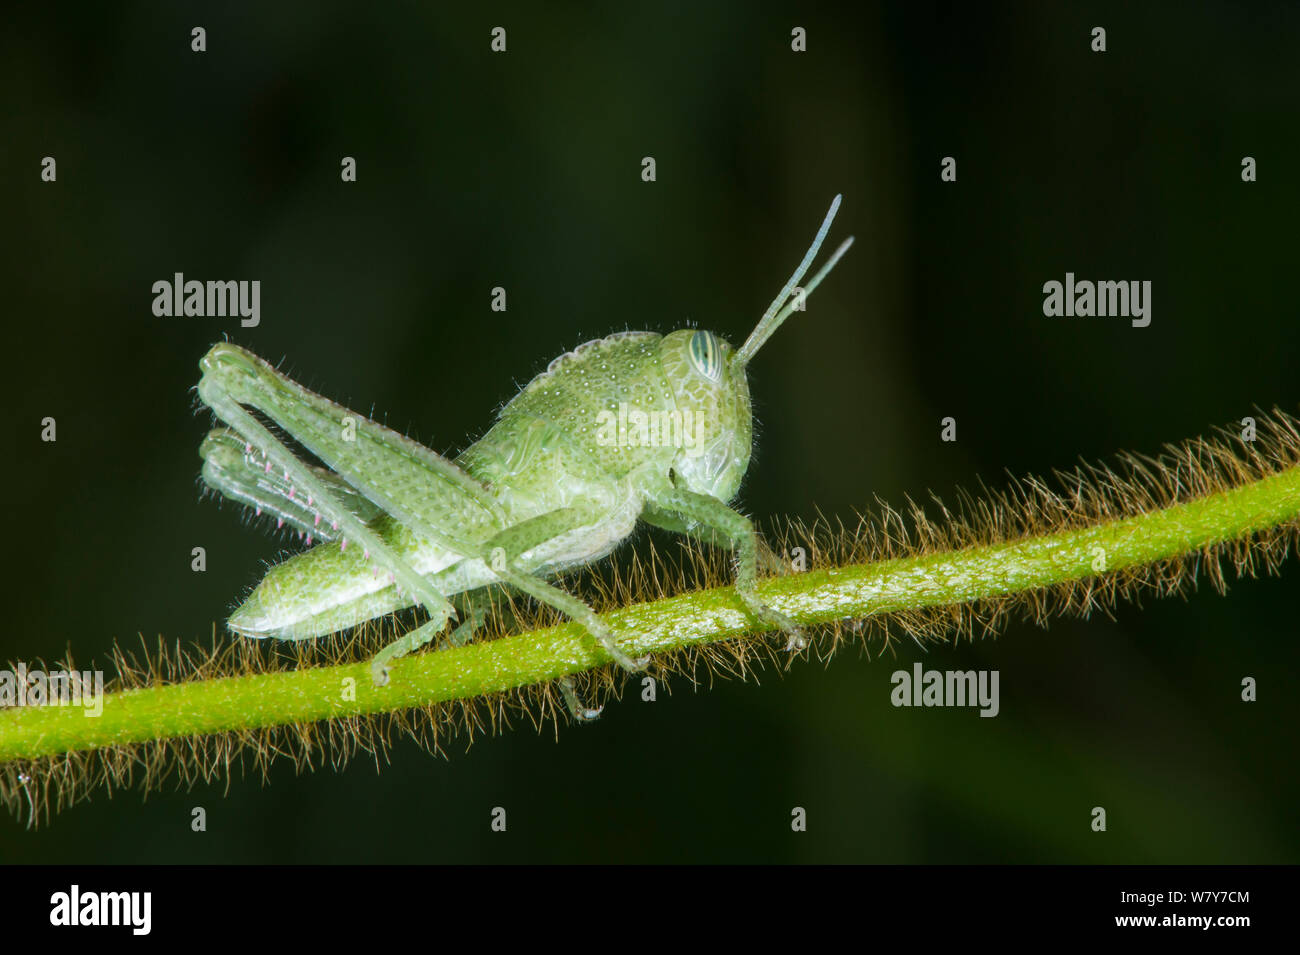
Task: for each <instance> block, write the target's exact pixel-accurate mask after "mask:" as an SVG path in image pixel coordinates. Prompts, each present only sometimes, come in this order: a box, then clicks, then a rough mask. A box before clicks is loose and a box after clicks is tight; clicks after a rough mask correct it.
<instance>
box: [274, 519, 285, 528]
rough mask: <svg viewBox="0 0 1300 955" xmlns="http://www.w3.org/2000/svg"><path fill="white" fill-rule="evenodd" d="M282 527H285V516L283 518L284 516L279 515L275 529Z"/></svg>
mask: <svg viewBox="0 0 1300 955" xmlns="http://www.w3.org/2000/svg"><path fill="white" fill-rule="evenodd" d="M282 527H284V518H283V517H277V518H276V519H275V529H276V530H277V531H278V530H279V529H280V528H282Z"/></svg>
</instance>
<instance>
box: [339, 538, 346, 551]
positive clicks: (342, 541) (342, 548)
mask: <svg viewBox="0 0 1300 955" xmlns="http://www.w3.org/2000/svg"><path fill="white" fill-rule="evenodd" d="M347 549H348V539H347V538H346V537H344V538H341V539H340V540H339V553H340V554H341V553H343V552H344V551H345V550H347Z"/></svg>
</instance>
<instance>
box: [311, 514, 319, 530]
mask: <svg viewBox="0 0 1300 955" xmlns="http://www.w3.org/2000/svg"><path fill="white" fill-rule="evenodd" d="M312 526H313V527H320V515H319V514H317V515H316V521H315V523H314V524H312Z"/></svg>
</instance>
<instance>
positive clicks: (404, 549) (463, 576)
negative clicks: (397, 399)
mask: <svg viewBox="0 0 1300 955" xmlns="http://www.w3.org/2000/svg"><path fill="white" fill-rule="evenodd" d="M696 336H699V337H700V341H701V342H702V343H704V344H707V345H711V346H712V347H714V348H716V349H717V351H718V352H719V354H720V357H721V360H720V361H718V363H717V364H716V366H710V365H708V364H707V363H705V362H703V361H700V360H693V359H692V357H691V347H690V346H691V342H692V341H693V340H695V338H696ZM234 347H235V346H231V345H225V344H223V345H218V346H216V349H222V350H229V349H232V348H234ZM216 349H214V351H216ZM696 352H697V353H707V349H701V348H699V347H697V348H696ZM731 353H732V349H731V346H730V345H728V344H727V343H725V342H723V341H721V340H719V339H717V338H716V337H715V336H713V335H712V334H711V333H709V332H703V331H692V330H684V331H678V332H673V333H672V334H670V335H667V336H660V335H657V334H655V333H653V332H622V333H619V334H616V335H611V336H609V337H608V338H604V339H600V340H597V341H592V342H587V343H586V344H584V345H580V346H579V347H578V348H576V349H574V350H573V351H571V352H568V353H566V354H564V355H561V356H560V357H559V358H557V359H555V361H553V362H551V364H550V367H548V368H547V370H546V371H544V372H543V373H542V374H540V375H538V376H537V377H536V378H534V379H533V380H532V381H531V382H530V383H529V384H528V385H527V386H526V387H525V388H524V389H523V390H522V391H521V392H520V393H519V394H518V395H517V396H516V397H515V398H514V399H513V400H512V401H510V402H509V403H508V404H507V405H505V406H504V407H503V408H502V409H501V411H500V413H499V414H498V416H497V421H496V423H495V424H494V425H493V426H492V428H491V429H490V430H489V431H488V432H487V433H486V434H485V435H484V436H483V437H482V438H481V439H479V440H478V441H477V442H475V443H474V444H473V445H472V446H470V447H469V448H467V449H466V450H465V452H464V453H463V454H461V455H460V457H459V458H457V459H456V461H455V463H456V464H457V465H458V466H460V467H461V468H462V469H464V471H465V472H466V473H467V474H468V475H469V476H470V477H472V478H474V479H475V480H477V481H478V482H480V483H481V484H482V486H483V488H484V489H485V490H486V491H487V493H489V494H490V495H491V496H492V497H493V498H494V499H495V500H496V502H497V503H498V504H499V505H500V509H501V513H502V515H503V516H504V522H503V523H501V524H497V523H495V522H489V521H484V520H475V519H473V518H474V517H475V511H476V510H477V509H475V508H473V507H472V505H469V504H466V503H465V502H461V501H459V500H458V499H457V497H456V495H454V493H453V494H448V491H447V489H445V488H443V487H442V486H441V485H440V483H439V482H436V481H435V482H431V486H430V489H429V493H430V494H440V495H443V496H446V497H448V499H449V501H450V502H451V508H450V509H449V512H448V513H447V515H446V517H447V519H448V523H449V525H450V526H452V527H454V528H456V529H457V530H459V531H460V532H461V533H463V534H464V535H465V536H466V537H467V538H468V540H469V542H470V543H471V544H472V545H473V547H472V548H466V547H455V546H449V545H448V544H446V543H438V542H433V541H430V540H427V539H425V538H422V537H420V536H419V535H418V534H417V533H416V532H415V531H413V530H412V529H411V528H410V527H408V526H406V525H404V524H402V523H401V522H400V521H396V520H393V519H392V518H391V517H390V516H388V515H379V516H378V517H377V518H376V519H375V521H373V523H372V526H374V527H375V529H376V530H377V531H378V533H379V534H380V535H381V536H382V537H383V539H384V540H385V541H386V542H388V543H389V544H390V545H392V547H393V548H394V549H395V550H396V551H397V552H398V553H399V554H400V555H401V556H402V557H403V558H404V559H406V560H407V561H408V562H409V563H410V564H411V566H412V567H414V568H415V569H416V570H417V571H418V572H419V573H421V574H423V575H425V576H428V577H429V579H430V581H431V583H432V584H433V585H434V586H435V587H436V588H437V589H438V591H439V592H440V593H442V594H443V595H445V596H448V597H450V596H452V595H454V594H459V593H463V592H465V591H468V590H475V589H478V588H480V587H484V586H487V585H489V584H492V583H494V582H496V581H497V575H496V574H495V573H494V572H493V571H492V568H491V565H490V564H491V559H490V556H488V557H487V558H485V557H483V556H480V551H481V549H482V548H483V547H484V546H486V545H487V544H488V543H489V541H490V540H491V539H492V537H493V536H495V535H496V534H497V533H498V532H499V531H500V530H501V529H502V527H509V526H516V525H519V524H522V523H523V522H525V521H528V520H530V519H533V518H539V517H542V516H544V515H546V514H549V513H552V512H555V511H558V510H561V509H574V508H576V509H580V510H582V511H583V512H585V513H586V514H587V515H588V516H587V519H586V520H584V521H583V522H582V523H580V524H578V525H576V526H573V527H570V528H568V529H567V530H566V531H565V532H563V533H562V534H560V535H559V536H557V537H555V538H553V539H551V540H548V541H546V542H544V543H541V544H539V545H538V546H536V547H533V548H531V549H529V550H528V551H526V552H525V553H523V554H521V555H519V558H518V562H519V564H520V566H521V568H522V569H523V570H525V571H527V572H529V573H533V574H538V575H541V576H550V575H553V574H554V573H556V572H558V571H560V570H563V569H565V568H568V567H573V566H575V565H578V564H584V563H589V562H591V561H594V560H598V559H600V558H602V557H604V556H606V555H608V554H609V553H610V552H611V551H612V550H613V549H614V548H615V547H616V546H617V545H618V544H619V543H620V542H621V541H622V540H624V539H625V538H627V537H628V536H629V535H630V534H631V533H632V530H633V528H634V527H635V525H636V522H637V520H638V519H639V518H642V517H645V518H647V519H648V520H649V521H650V522H652V523H659V524H663V525H665V526H668V527H669V528H670V529H673V530H687V529H688V528H687V527H686V526H685V523H684V522H674V521H673V520H672V519H671V518H670V517H669V516H668V515H657V514H656V513H655V511H654V508H653V502H654V501H655V500H656V499H657V498H659V497H662V496H663V495H664V493H665V492H666V491H668V490H671V489H672V488H673V487H674V485H676V486H680V487H684V488H686V489H688V490H691V491H694V492H696V493H700V494H708V495H710V496H712V497H715V498H717V499H719V500H721V501H731V500H732V499H733V498H734V497H735V495H736V492H737V490H738V489H739V487H740V482H741V480H742V478H743V477H744V474H745V470H746V468H747V467H748V465H749V457H750V450H751V434H752V426H751V411H750V403H749V388H748V386H747V384H746V380H745V374H744V369H743V368H738V369H732V368H731V367H730V366H729V365H728V364H727V362H726V359H728V358H729V357H730V355H731ZM258 361H259V362H260V359H259V360H258ZM710 367H712V369H713V371H712V373H713V374H714V375H715V376H716V377H713V378H711V377H709V374H707V373H706V372H708V371H709V369H710ZM620 407H621V408H622V410H623V415H622V417H623V418H624V419H625V420H626V419H635V416H636V414H637V413H640V414H644V415H647V416H649V415H650V414H651V413H658V414H660V415H661V416H665V415H670V414H675V415H677V416H678V417H677V418H675V419H671V420H686V421H693V422H695V423H697V427H696V428H695V429H694V430H695V431H696V434H695V435H693V436H692V437H693V440H694V442H696V443H694V444H692V445H690V446H687V442H686V440H682V441H678V442H676V443H675V444H667V443H664V442H655V443H652V444H650V445H649V446H643V445H641V444H640V443H639V440H638V439H639V438H640V437H641V435H639V434H637V433H635V431H634V430H633V429H627V430H628V431H631V432H632V433H629V434H626V436H625V440H615V441H608V440H606V441H602V440H601V437H602V431H604V432H605V433H606V435H607V434H608V430H609V429H608V427H605V428H602V421H604V422H606V423H608V422H609V420H610V417H609V416H613V417H614V419H615V421H617V419H618V417H619V414H620ZM602 412H603V413H605V414H606V417H605V418H603V419H602V417H601V415H602ZM340 413H346V409H342V408H340ZM660 420H663V418H662V417H661V419H660ZM652 437H653V435H652ZM254 470H256V467H254ZM647 504H650V505H651V506H650V507H649V509H648V511H649V512H648V513H647ZM462 505H463V506H464V507H465V511H466V512H465V513H463V514H457V513H455V510H456V508H458V507H460V506H462ZM656 517H657V518H658V520H656ZM374 570H375V569H374V565H373V563H372V562H371V561H370V560H369V558H368V555H366V553H365V552H364V551H363V550H362V549H361V548H359V547H346V548H345V547H343V545H342V542H341V541H330V542H326V543H320V544H316V545H315V546H314V547H312V548H311V549H310V550H307V551H305V552H304V553H301V554H298V555H296V556H294V557H291V558H289V559H288V560H286V561H284V562H283V563H281V564H278V565H277V566H275V567H273V568H272V569H271V570H270V571H269V572H268V573H267V575H266V576H265V578H264V579H263V580H262V582H261V584H259V585H258V587H257V589H256V590H254V592H253V593H252V594H251V595H250V596H249V598H248V599H247V600H246V601H245V602H244V604H243V605H242V606H241V607H240V608H239V609H238V610H237V611H236V612H235V614H234V615H233V616H232V617H231V618H230V622H229V625H230V627H231V629H233V630H235V631H237V632H239V633H243V634H245V635H247V636H259V637H260V636H271V637H279V638H282V639H283V638H290V639H297V638H304V637H314V636H320V635H322V634H328V633H333V632H336V631H338V630H343V629H345V628H347V627H351V626H355V625H357V624H359V623H362V622H364V621H366V620H370V619H372V618H375V617H378V616H382V615H384V614H388V613H391V612H393V611H395V610H400V609H402V608H404V607H407V606H410V605H411V604H412V603H414V602H415V601H414V600H413V599H412V598H411V597H410V596H408V595H406V594H403V593H400V592H399V588H398V587H397V585H396V584H394V583H391V582H390V581H389V580H388V577H387V575H376V574H375V572H374Z"/></svg>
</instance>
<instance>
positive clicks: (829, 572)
mask: <svg viewBox="0 0 1300 955" xmlns="http://www.w3.org/2000/svg"><path fill="white" fill-rule="evenodd" d="M1297 516H1300V467H1290V468H1288V469H1286V470H1283V471H1280V472H1277V473H1272V474H1268V475H1266V476H1264V477H1261V478H1259V479H1258V480H1255V481H1251V482H1249V483H1244V484H1242V485H1241V486H1239V487H1235V488H1232V489H1230V490H1225V491H1220V492H1216V493H1212V494H1208V495H1206V496H1204V497H1200V498H1196V499H1194V500H1190V501H1184V502H1181V503H1178V504H1173V505H1171V506H1168V507H1164V508H1157V509H1152V510H1150V511H1147V512H1145V513H1141V514H1138V515H1136V516H1130V517H1124V518H1119V519H1114V520H1098V521H1096V522H1094V523H1092V524H1090V525H1089V526H1084V527H1080V528H1076V529H1071V530H1066V531H1060V532H1056V533H1050V534H1043V535H1040V536H1029V537H1025V538H1022V539H1019V540H1015V541H1010V542H1001V543H996V544H988V545H983V546H972V547H968V548H964V549H960V550H948V551H942V552H938V553H927V554H922V555H919V556H915V557H905V558H900V559H894V560H885V561H878V562H874V563H866V564H847V565H844V566H832V567H826V568H821V569H817V570H809V571H806V572H804V573H797V574H793V575H790V576H784V577H776V578H771V579H768V580H764V581H762V582H760V585H759V593H760V595H761V597H762V598H763V599H764V600H765V601H767V602H768V603H769V604H770V605H771V606H773V607H775V608H776V609H777V610H779V611H781V612H782V613H785V614H786V615H788V616H790V617H791V618H793V619H794V620H795V621H797V622H798V623H800V624H803V625H806V626H815V625H817V624H822V623H829V622H832V621H835V620H843V619H862V618H870V617H873V616H876V615H879V614H884V613H890V612H899V611H909V610H924V609H925V608H932V607H939V606H948V605H956V604H964V603H968V602H970V601H974V600H981V599H990V598H998V597H1002V596H1006V595H1014V594H1017V593H1022V592H1025V591H1031V590H1038V589H1041V588H1046V587H1052V586H1058V585H1066V584H1069V583H1071V582H1073V581H1084V580H1087V579H1089V578H1093V577H1099V576H1100V575H1101V574H1103V573H1112V572H1117V571H1124V570H1126V569H1131V568H1140V567H1143V566H1146V565H1150V564H1153V563H1156V562H1159V561H1164V560H1172V559H1176V558H1179V557H1181V556H1184V555H1188V554H1192V553H1194V552H1196V551H1198V550H1201V549H1203V548H1205V547H1209V546H1213V545H1215V544H1219V543H1224V542H1228V541H1233V540H1238V539H1242V538H1246V537H1249V536H1250V535H1253V534H1256V533H1259V532H1263V531H1267V530H1268V529H1270V528H1273V527H1276V526H1278V525H1281V524H1285V523H1288V522H1292V521H1294V520H1295V519H1296V518H1297ZM604 619H605V620H606V621H607V623H608V625H609V627H610V629H611V631H612V632H613V634H614V636H615V639H616V640H617V641H618V642H619V644H620V645H621V646H622V648H623V649H624V650H625V651H626V652H628V653H630V654H631V655H633V656H642V655H646V654H655V653H663V652H666V651H673V650H681V649H685V648H689V647H691V646H693V645H700V644H707V643H711V642H714V641H719V640H727V639H733V638H738V637H743V636H746V635H750V634H754V633H755V632H756V631H757V630H758V624H757V623H756V622H755V621H754V620H753V618H752V617H751V616H750V615H749V614H748V612H747V611H746V610H745V608H744V605H743V604H742V603H741V601H740V599H739V598H738V597H737V596H736V593H735V591H734V590H732V589H731V588H729V587H715V588H712V589H706V590H699V591H696V592H693V593H688V594H684V595H681V596H677V597H672V598H669V599H664V600H656V601H652V602H648V603H639V604H634V605H632V606H627V607H623V608H619V609H615V610H612V611H609V612H608V613H607V614H605V616H604ZM610 662H611V661H610V657H609V655H608V654H607V653H606V652H605V650H603V649H602V648H601V647H600V645H599V644H598V643H596V641H594V640H592V639H591V638H590V637H589V636H587V635H586V633H585V631H583V630H582V629H581V628H580V627H578V626H577V625H575V624H564V625H560V626H556V627H551V628H547V629H542V630H534V631H531V632H528V633H523V634H519V635H516V636H508V637H503V638H501V639H497V640H488V641H483V642H479V643H473V644H470V645H468V646H464V647H460V648H456V649H446V650H439V651H436V652H428V653H421V654H416V655H414V656H411V657H407V658H405V659H402V660H399V661H397V662H395V663H394V664H393V665H392V668H391V673H392V679H391V682H390V683H389V684H388V685H387V686H385V687H382V688H377V687H375V686H373V684H372V681H371V677H370V666H369V664H368V663H353V664H345V665H337V666H319V667H311V668H307V669H301V670H293V671H286V672H275V673H264V674H252V675H246V676H234V677H226V678H220V679H211V680H201V681H195V682H188V683H180V684H174V685H159V686H152V687H147V688H142V689H131V690H124V691H122V692H119V693H113V694H109V695H107V696H106V697H105V700H104V707H103V712H102V715H100V716H99V717H98V718H93V719H92V718H87V716H86V711H85V710H84V709H83V708H81V707H57V706H49V707H16V708H11V709H6V710H3V711H0V762H7V761H10V760H14V759H32V758H37V757H41V756H49V755H56V754H60V753H67V752H73V751H83V750H94V749H98V748H100V747H105V746H114V745H123V744H132V743H141V742H147V741H151V740H164V739H169V738H177V737H186V736H202V735H207V734H213V733H220V732H225V731H231V730H234V731H241V730H254V729H258V728H265V727H272V726H282V725H289V724H302V723H310V722H313V721H317V720H323V719H332V718H338V717H347V716H359V715H364V714H371V713H383V712H398V711H402V710H406V709H409V708H412V707H417V706H425V705H428V704H431V703H438V702H442V701H451V700H471V699H473V698H475V697H479V696H482V695H484V694H489V693H494V692H501V691H507V690H511V689H513V688H517V687H523V686H529V685H533V684H537V683H542V682H545V681H549V680H554V679H557V678H559V677H562V676H565V675H569V674H577V673H580V672H583V671H586V670H590V669H592V668H595V667H600V666H604V665H606V664H609V663H610Z"/></svg>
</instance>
